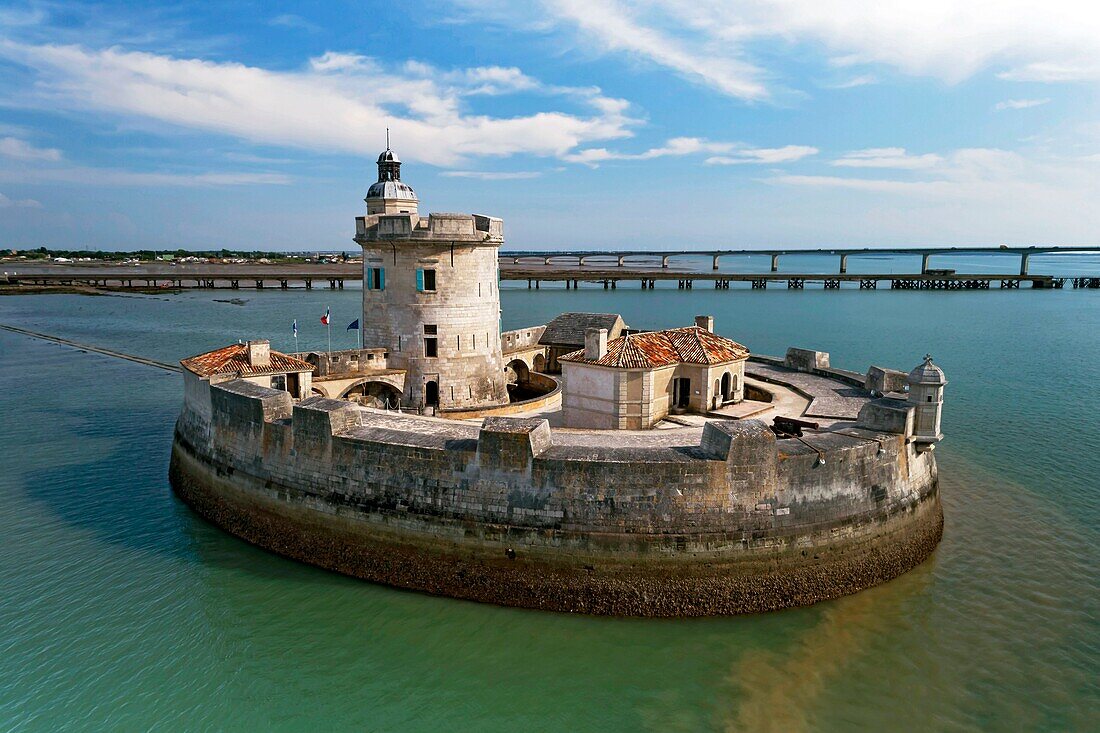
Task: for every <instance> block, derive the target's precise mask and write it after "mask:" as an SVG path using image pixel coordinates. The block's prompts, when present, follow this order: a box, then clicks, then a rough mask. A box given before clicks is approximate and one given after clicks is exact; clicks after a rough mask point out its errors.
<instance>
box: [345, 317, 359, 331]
mask: <svg viewBox="0 0 1100 733" xmlns="http://www.w3.org/2000/svg"><path fill="white" fill-rule="evenodd" d="M347 330H348V331H358V330H359V319H358V318H356V319H355V320H354V321H352V322H351V323H349V324H348V327H347Z"/></svg>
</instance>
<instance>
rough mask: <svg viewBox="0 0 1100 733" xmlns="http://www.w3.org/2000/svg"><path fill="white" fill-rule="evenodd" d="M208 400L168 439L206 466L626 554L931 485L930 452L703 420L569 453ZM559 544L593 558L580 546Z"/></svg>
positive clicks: (407, 513)
mask: <svg viewBox="0 0 1100 733" xmlns="http://www.w3.org/2000/svg"><path fill="white" fill-rule="evenodd" d="M211 394H212V400H211V404H212V409H213V416H212V419H211V420H210V423H209V427H208V428H207V427H205V426H204V421H203V420H202V419H201V417H199V416H196V417H198V419H191V418H192V416H188V415H186V414H185V416H184V418H181V421H180V434H181V436H182V437H183V438H184V439H185V440H186V441H187V442H188V444H189V445H191V446H192V447H193V449H194V450H195V451H196V452H198V453H200V454H202V455H207V456H209V457H210V458H212V459H213V461H214V462H215V463H216V464H218V465H221V466H226V467H231V468H233V469H234V470H239V471H243V472H246V473H248V474H249V475H251V476H254V477H256V478H257V479H260V480H262V481H270V482H274V483H276V484H280V485H283V486H288V487H293V488H295V489H297V490H298V491H300V492H301V493H302V494H304V495H310V496H312V497H315V498H317V499H321V498H324V499H325V500H326V501H329V502H334V504H335V505H348V506H355V507H358V508H359V509H360V510H361V511H364V512H367V513H370V514H372V515H378V516H377V518H382V517H383V516H391V515H392V516H399V517H401V519H402V521H407V520H408V519H409V518H410V517H415V516H420V517H428V518H430V519H429V521H428V524H429V525H430V524H431V523H432V521H434V519H439V520H446V522H469V521H474V522H482V523H492V524H501V525H508V526H510V527H515V528H519V529H524V528H526V529H530V530H533V531H535V533H536V534H537V533H538V531H541V530H548V529H556V530H562V531H564V532H567V533H571V534H572V535H576V536H578V537H583V536H584V535H585V534H591V533H601V534H611V535H615V537H614V538H613V540H611V544H613V545H615V546H616V548H617V549H618V550H621V551H624V552H627V553H633V552H651V551H652V550H654V549H657V550H658V551H659V552H661V553H664V554H667V555H669V556H674V555H676V554H677V551H678V550H677V549H676V548H680V550H681V551H682V550H686V549H688V548H690V551H691V552H696V553H699V552H702V553H707V554H723V553H727V552H743V551H745V550H751V549H754V548H768V547H773V546H774V545H775V544H776V543H777V542H780V543H781V542H783V541H785V540H784V538H791V537H795V536H799V535H807V534H812V533H813V532H815V531H817V530H819V529H824V530H828V531H829V532H832V531H833V530H834V529H835V528H836V527H837V526H840V525H844V524H845V523H848V522H852V521H853V520H858V521H861V522H862V521H866V520H871V519H874V518H875V517H880V518H881V517H886V516H888V515H890V514H892V513H894V512H897V511H901V510H903V509H905V508H906V507H911V506H913V505H915V504H916V503H918V502H919V501H920V500H921V499H922V498H923V497H924V496H925V495H927V494H928V492H930V491H931V490H932V489H933V488H934V483H935V464H934V461H933V459H932V458H931V454H930V453H926V454H917V453H915V452H914V451H912V450H910V449H909V448H908V447H907V446H906V445H905V444H904V442H903V441H902V439H901V438H900V437H899V436H896V435H889V434H874V433H867V432H866V431H862V432H864V433H866V434H867V435H868V436H870V437H866V438H863V437H859V438H857V437H848V436H843V435H832V436H829V435H828V434H824V435H821V436H815V438H814V440H815V441H816V442H817V443H820V444H822V445H823V447H824V453H823V455H824V456H825V462H824V463H823V464H822V463H821V462H820V460H819V454H818V453H817V452H815V451H813V450H811V449H809V448H807V447H806V446H804V445H803V444H802V443H800V442H798V441H793V440H781V441H777V440H776V438H775V436H774V434H773V433H772V432H771V430H770V429H768V428H767V427H766V426H764V425H763V423H760V422H759V421H754V420H743V421H729V422H712V423H709V424H708V425H707V427H706V429H705V431H704V435H703V440H702V443H701V444H700V445H699V446H698V447H697V448H694V449H680V448H660V447H656V446H655V447H653V448H624V447H616V446H614V445H608V446H605V447H597V448H593V447H591V446H585V447H583V448H582V447H577V446H570V445H555V443H554V436H553V435H552V434H551V431H550V429H549V427H548V426H547V424H546V421H545V420H531V419H521V418H489V419H487V420H485V422H484V425H483V426H482V427H481V428H480V430H478V429H477V427H476V426H472V425H466V424H453V425H451V424H447V423H446V422H444V421H439V420H431V419H424V418H417V417H413V416H398V415H392V414H385V413H376V412H373V411H363V410H360V409H359V408H357V407H356V406H354V405H351V404H349V403H347V402H344V401H341V400H329V399H325V398H320V397H315V398H310V399H306V400H303V401H302V402H300V403H298V404H297V405H292V404H291V401H290V399H289V396H288V395H287V394H286V393H283V392H278V391H275V390H267V389H264V388H262V387H258V386H256V385H251V384H246V383H243V382H231V383H228V384H224V385H219V386H216V387H213V388H212V389H211ZM185 412H186V411H185ZM880 445H881V446H882V448H881V452H880ZM331 510H332V511H335V509H331ZM385 521H388V520H385ZM446 522H444V523H446ZM421 529H422V530H423V531H426V532H429V533H432V532H435V531H436V529H435V528H432V527H424V528H421ZM670 537H676V540H675V541H674V542H672V543H669V542H668V541H667V540H668V539H669V538H670ZM532 541H533V542H535V543H539V542H541V541H542V540H539V539H534V540H532ZM555 543H557V546H558V549H561V547H560V545H561V543H562V538H561V537H558V538H556V539H554V540H553V541H548V543H547V546H548V547H549V546H552V545H555ZM565 544H566V545H568V546H571V547H572V548H573V549H575V550H577V551H584V549H585V548H586V547H588V548H591V546H592V542H591V538H587V539H583V540H577V539H576V538H574V539H570V540H567V541H566V542H565Z"/></svg>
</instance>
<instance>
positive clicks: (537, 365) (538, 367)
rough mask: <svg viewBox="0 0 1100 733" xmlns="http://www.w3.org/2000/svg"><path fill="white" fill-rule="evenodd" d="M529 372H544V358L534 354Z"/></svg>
mask: <svg viewBox="0 0 1100 733" xmlns="http://www.w3.org/2000/svg"><path fill="white" fill-rule="evenodd" d="M531 371H535V372H544V371H546V357H545V356H544V355H542V354H535V359H534V362H533V363H532V364H531Z"/></svg>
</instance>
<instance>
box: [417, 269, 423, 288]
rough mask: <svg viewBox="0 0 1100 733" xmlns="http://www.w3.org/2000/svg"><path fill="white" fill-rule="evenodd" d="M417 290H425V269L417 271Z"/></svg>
mask: <svg viewBox="0 0 1100 733" xmlns="http://www.w3.org/2000/svg"><path fill="white" fill-rule="evenodd" d="M416 290H417V292H421V293H422V292H424V271H423V270H417V271H416Z"/></svg>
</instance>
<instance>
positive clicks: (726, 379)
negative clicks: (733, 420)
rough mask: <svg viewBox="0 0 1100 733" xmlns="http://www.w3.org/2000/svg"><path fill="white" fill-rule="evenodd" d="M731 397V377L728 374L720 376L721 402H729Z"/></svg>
mask: <svg viewBox="0 0 1100 733" xmlns="http://www.w3.org/2000/svg"><path fill="white" fill-rule="evenodd" d="M732 396H733V377H732V376H730V373H729V372H726V373H725V374H723V375H722V401H723V402H729V401H730V399H732Z"/></svg>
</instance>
